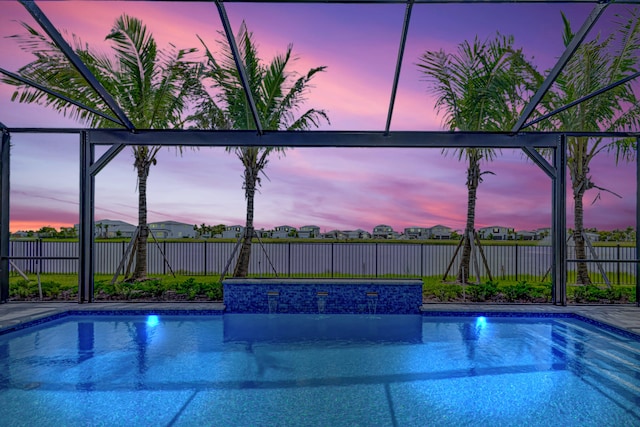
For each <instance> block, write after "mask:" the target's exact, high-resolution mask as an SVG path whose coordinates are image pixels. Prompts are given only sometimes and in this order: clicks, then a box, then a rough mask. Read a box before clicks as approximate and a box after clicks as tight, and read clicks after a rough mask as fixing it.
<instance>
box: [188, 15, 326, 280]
mask: <svg viewBox="0 0 640 427" xmlns="http://www.w3.org/2000/svg"><path fill="white" fill-rule="evenodd" d="M236 40H237V41H238V49H239V51H240V60H241V61H242V64H243V65H244V68H245V70H246V74H247V76H248V80H249V85H250V90H251V95H252V96H253V98H254V100H255V103H256V107H257V110H258V116H259V118H260V121H261V123H262V125H263V127H264V129H266V130H306V129H310V128H312V127H318V126H319V124H320V121H321V120H327V122H328V117H327V114H326V113H325V111H324V110H317V109H313V108H312V109H309V110H306V111H305V112H304V113H302V114H301V115H299V116H297V117H296V114H295V113H296V111H297V110H298V109H299V108H300V107H301V106H302V104H303V102H304V100H305V95H306V93H307V92H308V91H309V89H310V82H311V80H312V79H313V77H314V76H315V75H316V74H317V73H319V72H322V71H324V70H325V68H326V67H323V66H322V67H316V68H312V69H311V70H309V71H308V72H307V73H306V74H304V75H302V76H301V77H298V78H297V79H296V78H294V73H293V72H290V71H289V70H288V69H287V68H288V67H289V66H290V64H291V62H293V61H294V60H295V58H294V57H293V56H292V49H293V46H292V45H289V46H288V47H287V50H286V52H285V53H284V54H281V55H276V56H275V57H274V58H273V60H272V61H271V62H270V63H269V64H263V63H262V61H261V60H260V58H259V57H258V51H257V45H256V43H255V42H254V40H253V35H252V33H251V32H249V31H248V29H247V26H246V24H245V23H244V22H242V24H241V25H240V30H239V32H238V35H237V36H236ZM218 43H219V46H220V47H221V57H220V58H219V59H216V57H215V56H214V55H213V53H212V52H211V51H210V50H209V48H208V47H207V46H206V45H205V49H206V55H207V63H206V67H205V71H204V76H203V78H205V79H209V80H210V81H213V89H214V90H215V92H214V93H215V95H214V98H208V99H207V98H205V100H204V101H203V102H201V103H200V105H199V106H198V111H197V112H196V113H195V114H194V115H193V116H192V117H191V119H192V120H193V121H194V123H195V124H196V127H198V128H200V129H205V128H229V129H247V130H249V129H255V128H256V126H255V124H254V122H253V119H252V114H251V109H250V107H249V103H248V101H247V97H246V95H245V93H244V90H243V87H242V84H241V80H240V74H239V72H238V69H237V67H236V64H235V61H234V58H233V54H232V52H231V49H230V48H229V44H228V43H227V40H226V38H223V39H221V40H219V41H218ZM203 44H204V43H203ZM202 93H203V94H207V93H208V92H207V91H205V90H203V91H202ZM228 151H230V152H233V153H234V154H235V155H236V156H237V157H238V159H240V161H241V162H242V165H243V168H244V180H243V189H244V194H245V199H246V201H247V209H246V225H245V230H244V238H243V240H242V246H241V247H240V254H239V256H238V261H237V263H236V266H235V269H234V272H233V275H234V277H246V276H247V274H248V272H249V259H250V257H251V239H252V238H253V237H254V234H255V229H254V226H253V218H254V198H255V193H256V191H257V188H258V187H259V186H260V184H261V176H260V175H261V174H264V169H265V168H266V166H267V164H268V161H269V156H270V155H271V154H273V153H277V154H283V153H284V148H281V147H257V146H255V147H229V148H228Z"/></svg>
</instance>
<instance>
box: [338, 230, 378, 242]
mask: <svg viewBox="0 0 640 427" xmlns="http://www.w3.org/2000/svg"><path fill="white" fill-rule="evenodd" d="M342 233H343V234H344V235H345V236H346V238H347V239H353V240H362V239H370V238H371V233H369V232H368V231H365V230H362V229H360V228H358V229H357V230H345V231H343V232H342Z"/></svg>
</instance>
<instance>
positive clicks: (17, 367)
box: [0, 314, 640, 427]
mask: <svg viewBox="0 0 640 427" xmlns="http://www.w3.org/2000/svg"><path fill="white" fill-rule="evenodd" d="M0 425H3V426H56V427H58V426H61V425H64V426H102V425H104V426H332V427H334V426H489V425H490V426H523V425H527V426H550V425H562V426H637V425H640V342H639V341H638V340H636V339H634V337H633V336H630V335H624V334H622V335H619V334H617V333H615V331H613V330H610V329H606V328H598V327H596V326H594V325H592V324H590V323H587V322H583V321H582V320H580V319H576V318H572V317H568V316H565V317H558V318H553V317H544V318H528V317H492V316H488V317H482V316H480V317H478V316H473V317H472V316H468V317H456V316H451V315H447V316H419V315H415V316H414V315H383V316H378V317H372V316H361V315H325V316H319V315H296V314H284V315H267V314H265V315H262V314H260V315H251V314H237V315H234V314H225V315H217V316H203V315H163V314H159V315H136V316H123V315H117V316H114V315H100V316H88V315H76V316H66V317H62V318H59V319H56V320H52V321H50V322H45V323H42V324H39V325H37V326H34V327H30V328H25V329H22V330H18V331H14V332H10V333H6V334H2V335H0Z"/></svg>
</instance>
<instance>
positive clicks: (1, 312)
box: [0, 302, 640, 335]
mask: <svg viewBox="0 0 640 427" xmlns="http://www.w3.org/2000/svg"><path fill="white" fill-rule="evenodd" d="M69 310H83V311H90V310H98V311H100V310H111V311H126V310H224V305H223V304H222V303H220V302H184V303H183V302H167V303H158V302H104V303H103V302H101V303H92V304H78V303H76V302H8V303H6V304H0V330H2V329H5V328H10V327H12V326H14V325H17V324H20V323H23V322H28V321H30V320H36V319H40V318H43V317H47V316H51V315H55V314H58V313H62V312H65V311H69ZM422 311H423V312H429V311H454V312H455V311H461V312H493V311H503V312H520V313H575V314H579V315H581V316H584V317H587V318H590V319H593V320H596V321H598V322H601V323H605V324H608V325H611V326H615V327H618V328H620V329H624V330H627V331H630V332H633V333H635V334H638V335H640V307H636V306H635V305H570V306H566V307H561V306H554V305H550V304H423V306H422Z"/></svg>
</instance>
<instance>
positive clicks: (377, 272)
mask: <svg viewBox="0 0 640 427" xmlns="http://www.w3.org/2000/svg"><path fill="white" fill-rule="evenodd" d="M376 277H378V243H377V242H376Z"/></svg>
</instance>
